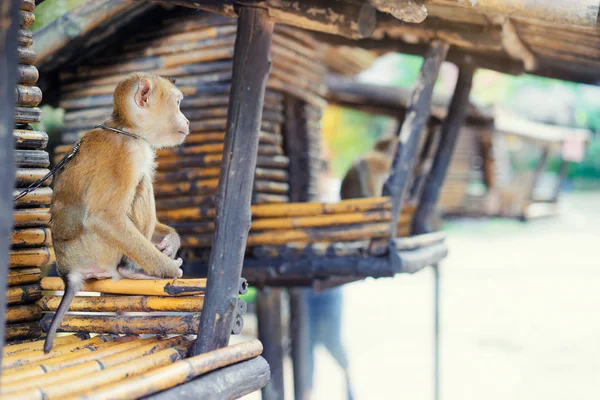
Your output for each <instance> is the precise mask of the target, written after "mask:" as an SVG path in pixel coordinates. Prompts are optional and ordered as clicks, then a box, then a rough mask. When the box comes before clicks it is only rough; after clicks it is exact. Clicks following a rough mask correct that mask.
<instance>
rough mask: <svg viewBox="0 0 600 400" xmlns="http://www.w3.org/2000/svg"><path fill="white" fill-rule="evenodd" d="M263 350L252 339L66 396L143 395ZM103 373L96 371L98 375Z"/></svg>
mask: <svg viewBox="0 0 600 400" xmlns="http://www.w3.org/2000/svg"><path fill="white" fill-rule="evenodd" d="M261 353H262V345H261V343H260V342H259V341H258V340H251V341H248V342H244V343H240V344H236V345H233V346H227V347H224V348H221V349H218V350H214V351H211V352H208V353H205V354H201V355H199V356H195V357H191V358H187V359H185V360H182V361H178V362H175V363H172V364H170V365H167V366H165V367H162V368H159V369H155V370H152V371H150V372H147V373H144V374H142V375H140V376H139V377H134V378H129V379H126V380H121V381H120V382H118V383H115V384H112V385H107V386H99V387H97V388H95V390H94V391H93V392H91V391H87V393H85V394H83V393H77V394H76V395H78V396H73V397H67V398H66V399H65V400H67V399H71V398H76V397H79V395H82V396H81V399H86V400H92V399H94V400H96V399H98V400H99V399H113V400H117V399H130V398H141V397H145V396H148V395H150V394H153V393H157V392H160V391H162V390H165V389H168V388H171V387H173V386H176V385H178V384H181V383H184V382H187V381H189V380H192V379H194V378H196V377H198V376H200V375H203V374H206V373H207V372H210V371H214V370H215V369H218V368H222V367H225V366H227V365H232V364H236V363H238V362H241V361H244V360H248V359H251V358H254V357H256V356H258V355H260V354H261ZM142 360H143V359H142ZM140 361H141V360H140ZM142 365H143V364H142V363H141V362H139V361H138V362H133V363H130V364H126V365H124V366H123V368H124V369H127V370H128V371H136V370H138V369H140V368H141V366H142ZM109 373H110V372H108V371H104V372H102V373H101V374H102V375H108V374H109ZM101 374H96V376H98V375H101ZM100 379H101V378H100Z"/></svg>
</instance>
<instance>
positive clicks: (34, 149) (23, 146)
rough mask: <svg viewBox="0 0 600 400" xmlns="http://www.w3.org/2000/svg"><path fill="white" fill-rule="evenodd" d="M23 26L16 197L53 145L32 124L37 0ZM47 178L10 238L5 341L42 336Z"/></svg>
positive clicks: (36, 97)
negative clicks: (32, 28)
mask: <svg viewBox="0 0 600 400" xmlns="http://www.w3.org/2000/svg"><path fill="white" fill-rule="evenodd" d="M20 6H21V21H20V25H21V28H20V30H19V36H18V40H19V43H18V57H19V59H18V62H19V65H18V86H17V93H16V107H15V129H14V131H13V135H14V138H15V163H16V168H17V176H16V188H15V191H14V195H17V194H18V193H19V192H20V191H21V190H22V189H23V188H24V187H27V186H28V185H29V184H31V183H32V182H33V181H35V180H37V179H39V178H41V177H43V176H44V175H46V173H47V172H48V169H47V168H48V166H49V164H50V161H49V155H48V153H47V152H46V151H45V150H44V149H45V147H46V144H47V143H48V135H47V134H46V133H45V132H40V131H35V130H33V128H32V127H31V124H33V123H37V122H39V121H40V115H41V112H40V109H39V108H37V105H38V104H39V103H40V102H41V100H42V91H41V90H40V89H39V88H38V87H37V86H35V84H36V82H37V80H38V75H39V74H38V70H37V69H36V67H35V66H34V63H35V52H34V51H33V50H32V49H31V45H32V43H33V34H32V33H31V31H30V29H29V27H31V25H33V23H34V22H35V17H34V15H33V10H34V8H35V2H34V1H33V0H21V2H20ZM49 184H50V182H49V181H47V182H46V183H45V186H43V187H40V188H38V189H36V190H35V191H33V192H31V193H29V194H28V195H26V196H25V197H23V198H21V199H20V200H17V201H16V203H15V211H14V221H15V222H14V229H13V233H12V239H11V245H12V247H11V250H10V258H9V267H10V270H9V276H8V284H9V288H8V290H7V293H8V294H7V299H8V300H7V301H8V309H7V312H6V321H7V326H6V340H7V342H11V341H14V340H19V339H30V338H36V337H39V336H40V335H41V328H40V323H39V320H40V319H41V317H42V314H41V309H40V308H39V307H38V306H37V305H36V304H35V303H34V302H35V301H36V300H37V299H39V298H40V297H41V295H42V292H41V287H40V279H41V270H40V268H42V267H46V266H48V265H49V264H51V263H52V262H53V261H54V252H53V250H52V247H51V240H52V239H51V234H50V230H49V228H48V223H49V221H50V212H49V209H48V205H49V204H50V200H51V198H52V189H51V188H50V187H49Z"/></svg>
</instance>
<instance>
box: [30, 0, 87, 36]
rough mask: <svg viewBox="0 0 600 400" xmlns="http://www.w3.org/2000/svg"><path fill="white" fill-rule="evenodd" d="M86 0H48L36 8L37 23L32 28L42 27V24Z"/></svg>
mask: <svg viewBox="0 0 600 400" xmlns="http://www.w3.org/2000/svg"><path fill="white" fill-rule="evenodd" d="M83 1H84V0H46V1H44V2H43V3H42V4H40V5H39V6H37V7H36V8H35V11H34V14H35V24H33V27H32V29H33V30H34V31H35V30H36V29H39V28H41V27H42V26H44V25H46V24H48V23H50V22H52V21H54V20H55V19H57V18H58V17H60V16H61V15H63V14H64V13H65V12H67V11H69V10H70V9H72V8H73V7H76V6H78V5H79V4H81V3H83Z"/></svg>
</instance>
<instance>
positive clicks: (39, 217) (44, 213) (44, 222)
mask: <svg viewBox="0 0 600 400" xmlns="http://www.w3.org/2000/svg"><path fill="white" fill-rule="evenodd" d="M13 221H14V226H15V227H17V228H31V227H37V226H48V225H49V224H50V209H49V208H29V209H22V210H14V211H13Z"/></svg>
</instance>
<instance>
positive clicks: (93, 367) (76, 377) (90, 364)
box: [2, 336, 192, 398]
mask: <svg viewBox="0 0 600 400" xmlns="http://www.w3.org/2000/svg"><path fill="white" fill-rule="evenodd" d="M191 344H192V341H190V340H188V339H186V338H184V337H181V336H179V337H174V338H171V339H164V340H155V341H153V342H150V343H148V344H145V345H142V346H138V347H134V348H132V349H129V350H125V351H122V352H118V353H117V354H113V355H109V356H101V357H99V358H97V359H94V360H91V361H86V362H84V363H81V364H78V365H73V366H71V367H66V368H61V369H58V370H55V371H50V372H49V373H47V374H45V375H44V376H40V377H37V379H35V380H33V379H30V380H27V381H21V382H18V383H17V384H13V385H10V386H8V387H3V388H2V393H3V394H10V396H11V397H18V398H31V397H32V396H36V395H37V396H39V395H40V394H42V395H43V396H44V397H43V398H53V396H63V395H67V394H69V393H74V392H77V391H78V390H81V388H82V387H83V388H89V387H90V386H94V383H92V382H96V381H92V382H90V381H88V379H87V378H88V377H89V376H94V375H96V374H97V373H98V372H100V371H103V370H107V369H109V368H113V369H111V371H113V372H112V373H111V374H109V375H106V376H110V377H111V381H112V379H115V378H113V377H118V376H119V374H115V373H114V370H115V369H116V368H115V367H117V368H118V367H119V366H120V365H122V364H125V363H128V362H131V361H134V360H138V359H140V358H142V357H143V358H142V359H143V360H144V361H146V362H148V361H150V360H151V359H146V358H145V357H146V356H150V355H153V354H157V353H159V352H162V351H163V350H167V351H166V352H163V353H161V357H160V358H161V359H164V360H165V364H166V363H167V362H168V361H170V362H173V361H176V360H177V359H179V358H183V356H184V355H185V353H186V352H187V351H188V349H189V347H190V346H191ZM95 355H96V354H95ZM172 357H174V358H172ZM149 364H150V365H151V366H153V367H156V366H155V365H154V364H153V363H152V362H150V363H149ZM135 373H136V372H135V371H134V374H135ZM137 373H141V372H137ZM84 376H85V377H86V378H85V379H83V377H84ZM101 382H103V383H107V382H108V380H106V378H102V381H101ZM65 389H66V390H65Z"/></svg>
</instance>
